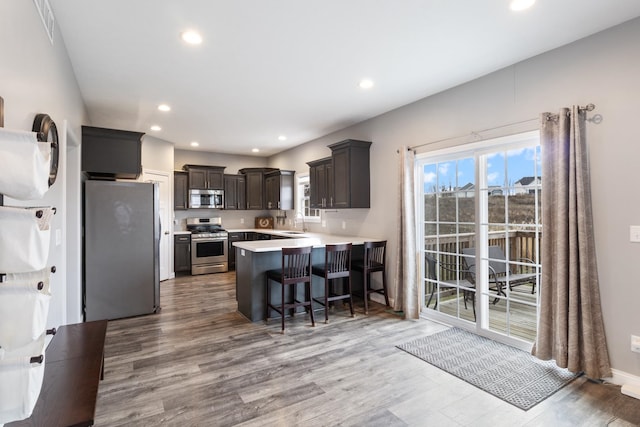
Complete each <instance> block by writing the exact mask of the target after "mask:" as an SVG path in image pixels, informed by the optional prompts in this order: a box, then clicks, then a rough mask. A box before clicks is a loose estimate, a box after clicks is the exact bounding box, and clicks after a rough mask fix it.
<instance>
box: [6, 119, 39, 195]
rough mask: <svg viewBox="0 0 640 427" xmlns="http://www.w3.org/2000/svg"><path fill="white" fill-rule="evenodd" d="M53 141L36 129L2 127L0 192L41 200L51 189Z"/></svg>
mask: <svg viewBox="0 0 640 427" xmlns="http://www.w3.org/2000/svg"><path fill="white" fill-rule="evenodd" d="M50 167H51V143H49V142H39V141H38V139H37V135H36V133H35V132H27V131H19V130H7V129H3V128H0V194H4V195H7V196H9V197H12V198H14V199H18V200H39V199H41V198H42V196H44V194H45V193H46V192H47V190H48V189H49V170H50Z"/></svg>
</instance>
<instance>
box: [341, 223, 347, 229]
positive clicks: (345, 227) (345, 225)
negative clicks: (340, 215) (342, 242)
mask: <svg viewBox="0 0 640 427" xmlns="http://www.w3.org/2000/svg"><path fill="white" fill-rule="evenodd" d="M342 229H343V230H346V229H347V222H346V221H342Z"/></svg>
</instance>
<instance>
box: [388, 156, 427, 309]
mask: <svg viewBox="0 0 640 427" xmlns="http://www.w3.org/2000/svg"><path fill="white" fill-rule="evenodd" d="M398 157H399V159H398V169H399V173H400V179H399V181H400V191H399V194H398V206H399V210H400V212H399V222H400V224H399V227H398V250H397V252H396V266H397V268H396V277H395V280H394V281H393V309H394V310H395V311H403V312H404V317H405V318H406V319H417V318H419V317H420V307H421V304H420V299H419V292H420V290H419V283H418V273H417V272H418V264H417V262H416V218H415V211H416V210H415V183H414V181H415V180H414V176H415V172H414V165H415V153H414V152H413V151H412V150H409V149H408V147H401V148H400V152H399V156H398Z"/></svg>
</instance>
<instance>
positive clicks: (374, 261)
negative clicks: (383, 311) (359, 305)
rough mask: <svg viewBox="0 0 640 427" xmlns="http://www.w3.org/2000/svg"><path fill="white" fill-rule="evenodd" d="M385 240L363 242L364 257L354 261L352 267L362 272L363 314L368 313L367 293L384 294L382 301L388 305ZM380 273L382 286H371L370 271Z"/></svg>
mask: <svg viewBox="0 0 640 427" xmlns="http://www.w3.org/2000/svg"><path fill="white" fill-rule="evenodd" d="M386 248H387V241H386V240H381V241H378V242H364V259H363V260H362V261H354V262H353V269H354V270H356V271H360V272H362V277H363V294H364V295H363V296H364V314H369V302H368V299H369V294H371V293H378V294H382V295H384V301H385V303H386V304H387V307H389V292H388V291H387V274H386V269H385V265H386V264H385V257H386ZM378 271H379V272H381V273H382V288H380V289H372V288H371V273H376V272H378Z"/></svg>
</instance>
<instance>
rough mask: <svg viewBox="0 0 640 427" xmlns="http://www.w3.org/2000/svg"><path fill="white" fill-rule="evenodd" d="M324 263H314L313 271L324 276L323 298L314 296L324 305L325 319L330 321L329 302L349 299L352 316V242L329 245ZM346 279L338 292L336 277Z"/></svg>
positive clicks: (327, 321)
mask: <svg viewBox="0 0 640 427" xmlns="http://www.w3.org/2000/svg"><path fill="white" fill-rule="evenodd" d="M324 254H325V255H324V265H314V266H313V268H312V272H313V274H314V275H316V276H320V277H324V296H323V298H313V300H314V301H316V302H317V303H319V304H321V305H323V306H324V321H325V323H329V303H330V302H332V301H338V300H345V299H346V300H347V301H348V302H349V309H350V310H351V317H353V316H354V313H353V298H352V297H351V243H344V244H339V245H327V246H326V247H325V252H324ZM342 278H344V279H345V282H346V283H345V284H344V285H343V286H342V288H341V291H340V292H337V290H336V286H335V285H336V283H335V279H342Z"/></svg>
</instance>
